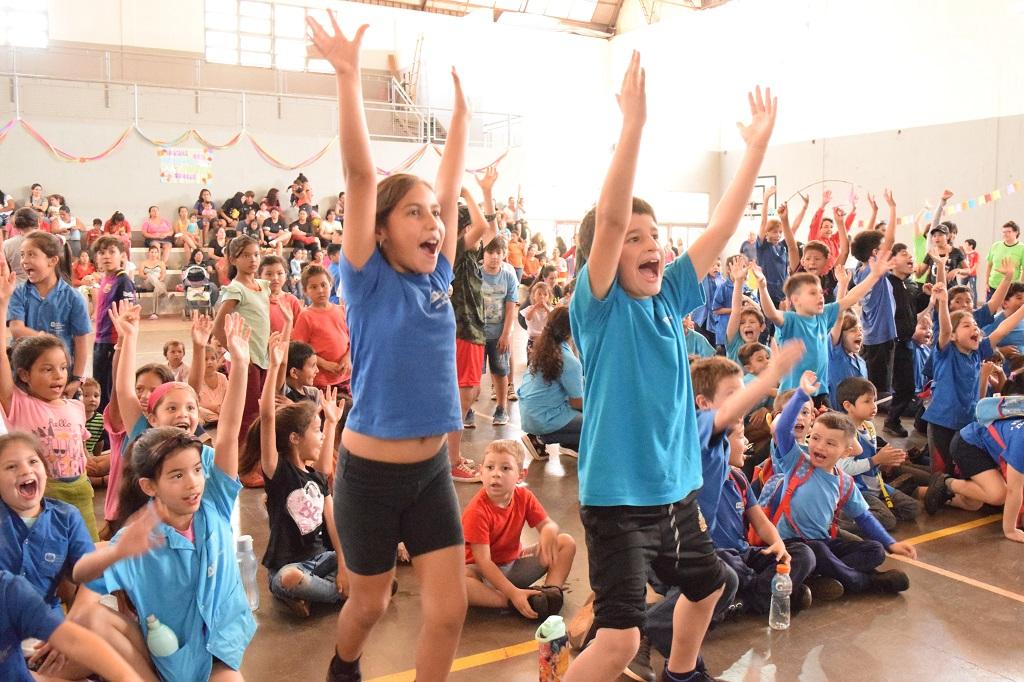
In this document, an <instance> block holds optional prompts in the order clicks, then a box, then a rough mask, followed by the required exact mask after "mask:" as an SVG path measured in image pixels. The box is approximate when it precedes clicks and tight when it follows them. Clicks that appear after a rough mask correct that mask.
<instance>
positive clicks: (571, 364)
mask: <svg viewBox="0 0 1024 682" xmlns="http://www.w3.org/2000/svg"><path fill="white" fill-rule="evenodd" d="M518 394H519V419H520V421H521V422H522V427H523V431H526V432H527V433H532V434H534V435H537V436H543V435H545V434H548V433H554V432H555V431H558V430H560V429H561V428H562V427H564V426H565V425H566V424H568V423H569V422H571V421H572V420H573V419H574V418H575V417H576V415H578V414H579V412H577V411H576V410H574V409H573V408H572V407H570V406H569V399H570V398H582V397H583V365H582V364H581V363H580V361H579V359H577V357H576V355H575V354H573V352H572V349H571V348H569V344H568V343H563V344H562V374H561V376H559V377H558V380H557V381H545V380H544V377H543V376H542V375H539V374H534V373H533V372H530V371H527V372H526V374H524V375H523V379H522V383H521V384H520V385H519V390H518Z"/></svg>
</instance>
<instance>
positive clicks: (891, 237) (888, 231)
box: [871, 189, 896, 251]
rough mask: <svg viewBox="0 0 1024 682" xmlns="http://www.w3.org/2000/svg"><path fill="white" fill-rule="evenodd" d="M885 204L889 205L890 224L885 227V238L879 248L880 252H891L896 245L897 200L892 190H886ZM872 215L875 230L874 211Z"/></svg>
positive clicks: (872, 226) (872, 225)
mask: <svg viewBox="0 0 1024 682" xmlns="http://www.w3.org/2000/svg"><path fill="white" fill-rule="evenodd" d="M885 203H886V204H888V205H889V222H888V223H886V225H885V237H883V238H882V244H881V246H879V247H878V250H879V251H891V250H892V245H893V244H895V243H896V198H895V197H893V195H892V190H891V189H886V190H885ZM871 214H872V220H871V228H872V229H873V228H874V226H875V225H874V222H875V221H874V215H875V211H874V209H872V211H871Z"/></svg>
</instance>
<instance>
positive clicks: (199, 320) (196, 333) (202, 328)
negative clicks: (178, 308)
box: [192, 306, 287, 346]
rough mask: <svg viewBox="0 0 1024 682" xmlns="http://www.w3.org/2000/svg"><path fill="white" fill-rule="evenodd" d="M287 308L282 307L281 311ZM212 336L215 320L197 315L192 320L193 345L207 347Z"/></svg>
mask: <svg viewBox="0 0 1024 682" xmlns="http://www.w3.org/2000/svg"><path fill="white" fill-rule="evenodd" d="M286 307H287V306H281V310H284V309H285V308H286ZM211 334H213V320H212V319H210V318H209V317H208V316H206V315H196V316H195V317H194V318H193V319H192V343H193V344H194V345H196V346H205V345H207V344H208V343H209V342H210V335H211Z"/></svg>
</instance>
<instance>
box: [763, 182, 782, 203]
mask: <svg viewBox="0 0 1024 682" xmlns="http://www.w3.org/2000/svg"><path fill="white" fill-rule="evenodd" d="M778 191H779V189H778V188H777V187H776V186H775V185H772V186H771V187H769V188H768V189H766V190H765V191H764V200H765V201H768V200H769V199H771V198H772V197H773V196H775V193H776V192H778Z"/></svg>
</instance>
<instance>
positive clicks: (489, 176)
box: [473, 166, 498, 193]
mask: <svg viewBox="0 0 1024 682" xmlns="http://www.w3.org/2000/svg"><path fill="white" fill-rule="evenodd" d="M473 177H474V178H476V183H477V184H478V185H480V189H482V190H483V191H484V193H487V192H490V191H491V190H492V189H493V188H494V183H495V182H497V181H498V167H497V166H488V167H487V168H485V169H484V172H483V174H482V175H478V174H476V173H474V174H473Z"/></svg>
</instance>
